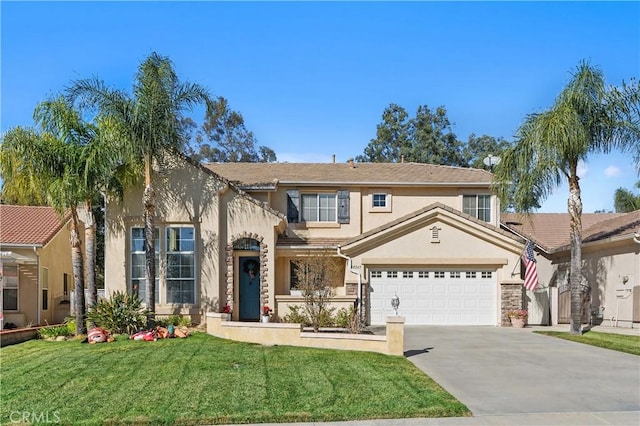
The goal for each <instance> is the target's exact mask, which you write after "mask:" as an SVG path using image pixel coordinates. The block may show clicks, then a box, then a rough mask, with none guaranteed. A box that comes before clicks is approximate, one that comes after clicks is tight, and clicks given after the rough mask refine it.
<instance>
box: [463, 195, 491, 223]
mask: <svg viewBox="0 0 640 426" xmlns="http://www.w3.org/2000/svg"><path fill="white" fill-rule="evenodd" d="M462 211H463V212H464V213H466V214H468V215H470V216H473V217H475V218H477V219H480V220H484V221H485V222H491V195H464V196H463V197H462Z"/></svg>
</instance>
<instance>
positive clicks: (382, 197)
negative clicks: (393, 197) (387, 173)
mask: <svg viewBox="0 0 640 426" xmlns="http://www.w3.org/2000/svg"><path fill="white" fill-rule="evenodd" d="M372 201H373V203H372V204H373V206H372V207H374V208H375V207H378V208H380V207H387V194H373V200H372Z"/></svg>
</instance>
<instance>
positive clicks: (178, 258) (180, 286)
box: [165, 226, 196, 304]
mask: <svg viewBox="0 0 640 426" xmlns="http://www.w3.org/2000/svg"><path fill="white" fill-rule="evenodd" d="M165 247H166V256H167V257H166V259H167V263H166V265H167V266H166V276H165V279H166V285H167V303H179V304H195V302H196V285H195V283H196V268H195V236H194V228H193V226H181V227H167V228H166V246H165Z"/></svg>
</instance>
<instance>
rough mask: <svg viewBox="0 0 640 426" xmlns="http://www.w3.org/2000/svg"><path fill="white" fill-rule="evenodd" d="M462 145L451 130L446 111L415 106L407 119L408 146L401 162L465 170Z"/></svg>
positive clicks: (442, 108)
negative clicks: (410, 116)
mask: <svg viewBox="0 0 640 426" xmlns="http://www.w3.org/2000/svg"><path fill="white" fill-rule="evenodd" d="M462 148H463V146H462V143H461V142H460V141H459V140H458V138H457V137H456V135H455V133H453V131H452V130H451V122H450V121H449V118H448V117H447V110H446V109H445V108H444V107H441V106H440V107H438V108H436V109H435V111H431V110H430V109H429V107H428V106H426V105H421V106H419V107H418V111H417V112H416V116H415V118H413V119H412V120H411V145H410V146H409V147H408V150H407V151H406V152H403V154H404V158H405V161H413V162H416V163H429V164H441V165H446V166H461V167H465V166H466V165H467V161H466V160H465V158H464V156H463V151H462Z"/></svg>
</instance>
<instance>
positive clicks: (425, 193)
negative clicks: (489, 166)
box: [250, 185, 499, 239]
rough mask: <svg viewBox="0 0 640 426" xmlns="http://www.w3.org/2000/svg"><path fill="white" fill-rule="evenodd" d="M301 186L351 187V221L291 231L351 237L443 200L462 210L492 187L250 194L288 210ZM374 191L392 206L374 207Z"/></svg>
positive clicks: (282, 189) (281, 190) (495, 215)
mask: <svg viewBox="0 0 640 426" xmlns="http://www.w3.org/2000/svg"><path fill="white" fill-rule="evenodd" d="M289 189H299V190H300V191H301V192H302V193H304V192H334V193H335V192H336V191H337V190H338V189H348V190H349V202H350V220H349V223H348V224H337V223H310V224H303V223H290V224H289V230H290V231H291V233H293V234H295V235H298V236H300V237H302V238H311V239H313V238H350V237H355V236H357V235H360V234H362V233H364V232H367V231H369V230H371V229H374V228H377V227H378V226H381V225H384V224H386V223H388V222H391V221H393V220H395V219H397V218H399V217H402V216H404V215H407V214H409V213H412V212H414V211H416V210H419V209H421V208H423V207H426V206H428V205H430V204H433V203H438V202H439V203H442V204H445V205H447V206H449V207H452V208H454V209H456V210H459V211H462V196H463V195H465V194H490V191H489V189H488V188H485V189H483V188H473V187H469V188H465V187H459V188H438V187H434V188H425V187H401V186H395V187H391V186H388V187H384V186H380V185H375V186H367V185H358V186H353V185H351V186H350V185H343V186H340V185H336V186H334V187H330V188H327V187H320V186H286V185H280V186H278V189H277V190H276V191H275V192H269V193H265V192H258V191H255V192H251V193H250V194H251V195H252V196H253V197H255V198H258V199H260V200H262V201H265V202H267V201H268V202H270V205H271V207H273V208H274V209H276V210H278V211H280V212H282V213H283V214H285V215H286V213H287V190H289ZM373 193H389V194H391V198H390V199H389V200H390V204H391V205H390V208H389V209H387V210H388V211H387V210H385V211H380V210H376V209H373V208H371V202H372V201H371V196H372V194H373ZM491 204H492V215H491V219H492V220H491V222H490V223H491V224H493V225H496V226H497V224H498V223H499V213H498V212H499V206H498V200H497V198H496V197H495V196H492V203H491Z"/></svg>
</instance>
